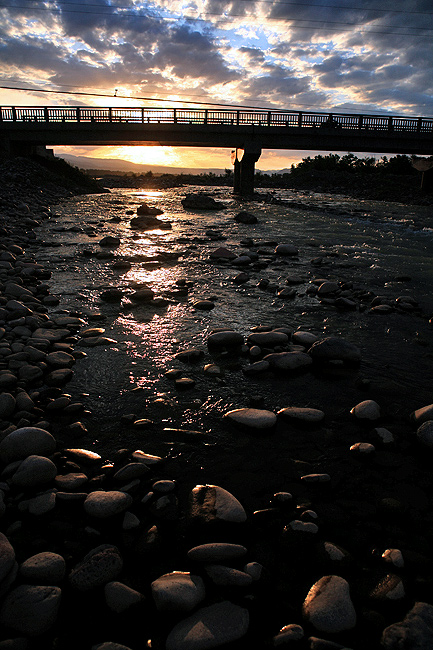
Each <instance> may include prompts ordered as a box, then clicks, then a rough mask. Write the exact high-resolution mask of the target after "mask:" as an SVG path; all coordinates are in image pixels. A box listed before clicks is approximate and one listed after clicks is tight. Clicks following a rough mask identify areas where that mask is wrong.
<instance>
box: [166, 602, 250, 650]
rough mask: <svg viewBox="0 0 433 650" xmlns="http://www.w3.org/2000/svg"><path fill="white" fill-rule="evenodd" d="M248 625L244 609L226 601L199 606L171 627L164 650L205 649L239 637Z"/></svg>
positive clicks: (247, 614)
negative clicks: (200, 607)
mask: <svg viewBox="0 0 433 650" xmlns="http://www.w3.org/2000/svg"><path fill="white" fill-rule="evenodd" d="M248 628H249V613H248V610H247V609H245V608H244V607H240V606H239V605H235V604H234V603H231V602H229V601H226V600H224V601H222V602H220V603H216V604H214V605H210V606H209V607H203V608H202V609H199V610H198V611H197V612H195V613H194V614H192V616H190V617H189V618H187V619H185V620H183V621H181V622H180V623H178V624H177V625H175V627H174V628H173V629H172V630H171V632H170V634H169V635H168V637H167V641H166V645H165V647H166V650H205V649H206V648H217V647H219V646H222V645H224V644H228V643H232V642H234V641H237V640H238V639H241V638H242V637H243V636H245V634H246V633H247V631H248Z"/></svg>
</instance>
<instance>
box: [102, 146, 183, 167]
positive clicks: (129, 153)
mask: <svg viewBox="0 0 433 650" xmlns="http://www.w3.org/2000/svg"><path fill="white" fill-rule="evenodd" d="M108 157H109V158H113V157H114V158H119V159H121V160H129V161H130V162H132V163H135V164H136V165H164V166H167V167H180V166H182V164H183V163H182V161H181V158H180V156H179V154H178V152H176V151H175V149H174V147H158V146H152V147H136V146H129V147H112V148H111V147H110V153H109V155H108Z"/></svg>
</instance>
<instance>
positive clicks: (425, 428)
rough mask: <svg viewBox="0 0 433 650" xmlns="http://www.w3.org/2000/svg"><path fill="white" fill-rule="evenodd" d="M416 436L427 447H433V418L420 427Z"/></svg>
mask: <svg viewBox="0 0 433 650" xmlns="http://www.w3.org/2000/svg"><path fill="white" fill-rule="evenodd" d="M416 437H417V438H418V440H419V441H420V442H421V443H422V444H423V445H425V446H426V447H430V448H433V420H426V421H425V422H423V423H422V424H421V426H420V427H418V429H417V431H416Z"/></svg>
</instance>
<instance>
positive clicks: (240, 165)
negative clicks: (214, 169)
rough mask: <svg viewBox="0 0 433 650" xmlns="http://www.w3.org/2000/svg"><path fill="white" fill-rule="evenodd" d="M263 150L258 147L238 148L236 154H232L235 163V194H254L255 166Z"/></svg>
mask: <svg viewBox="0 0 433 650" xmlns="http://www.w3.org/2000/svg"><path fill="white" fill-rule="evenodd" d="M261 153H262V150H261V149H259V148H257V147H248V148H245V149H236V152H235V154H236V155H235V156H233V155H232V159H233V164H234V182H233V192H234V194H240V195H241V196H248V195H249V194H254V173H255V169H254V166H255V164H256V162H257V161H258V159H259V158H260V154H261Z"/></svg>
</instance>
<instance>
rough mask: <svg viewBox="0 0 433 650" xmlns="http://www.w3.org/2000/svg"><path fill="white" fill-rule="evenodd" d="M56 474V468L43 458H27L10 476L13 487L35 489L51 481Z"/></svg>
mask: <svg viewBox="0 0 433 650" xmlns="http://www.w3.org/2000/svg"><path fill="white" fill-rule="evenodd" d="M56 474H57V467H56V466H55V464H54V463H53V461H52V460H50V459H49V458H45V456H36V455H31V456H27V458H25V459H24V460H23V461H22V462H21V463H20V465H19V467H18V469H17V470H16V472H15V474H14V475H13V476H12V483H13V485H17V486H19V487H23V488H29V487H37V486H39V485H43V484H44V483H47V482H48V481H52V480H53V479H54V478H55V476H56Z"/></svg>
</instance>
